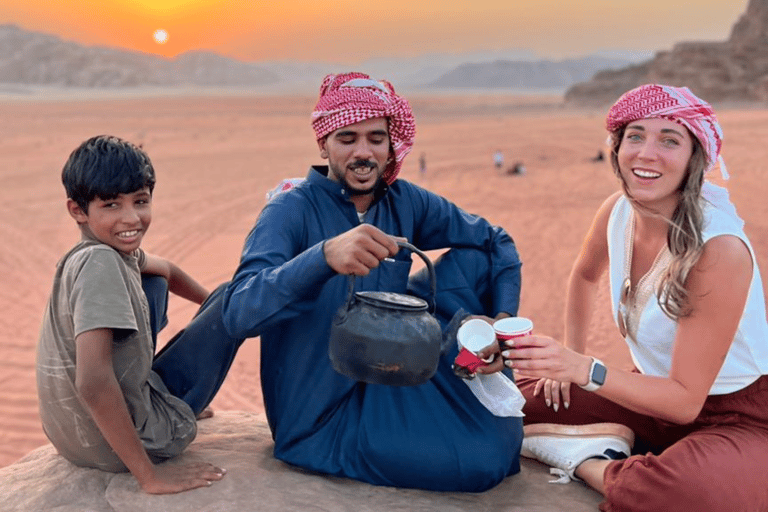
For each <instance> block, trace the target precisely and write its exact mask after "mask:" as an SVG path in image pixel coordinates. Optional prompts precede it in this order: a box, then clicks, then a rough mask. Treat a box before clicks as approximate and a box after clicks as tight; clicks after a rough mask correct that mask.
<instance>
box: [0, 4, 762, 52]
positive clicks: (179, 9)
mask: <svg viewBox="0 0 768 512" xmlns="http://www.w3.org/2000/svg"><path fill="white" fill-rule="evenodd" d="M748 3H749V0H735V1H733V2H722V1H720V0H702V1H701V2H698V3H697V5H696V9H695V10H692V9H690V8H689V7H687V6H684V5H682V6H681V5H671V6H670V5H669V2H668V1H663V0H647V1H646V2H645V3H644V4H643V6H642V12H641V13H638V12H637V11H638V10H639V9H638V8H635V7H634V6H628V5H624V4H623V3H619V2H611V1H608V0H583V1H581V2H578V3H577V2H566V3H563V2H562V1H560V0H540V1H538V2H536V3H535V5H525V4H524V5H519V4H517V5H508V2H504V1H499V0H475V1H474V2H469V1H467V0H453V1H450V2H448V3H445V2H443V3H438V2H434V1H427V0H425V1H424V2H421V3H419V4H418V5H413V4H411V3H410V2H406V1H404V0H393V1H391V2H389V3H388V4H387V9H386V10H384V9H382V8H381V7H378V6H375V5H368V4H357V3H354V4H353V3H352V2H350V1H348V0H340V1H338V2H336V3H334V4H332V5H325V4H319V3H315V2H295V1H286V2H282V3H280V4H270V5H257V4H256V3H255V2H250V1H249V0H194V1H192V0H114V1H113V2H112V3H110V5H105V4H104V3H99V2H95V1H93V0H28V1H27V2H24V3H23V5H0V24H12V25H17V26H19V27H20V28H22V29H24V30H27V31H32V32H42V33H46V34H51V35H55V36H57V37H60V38H61V39H62V40H64V41H71V42H74V43H77V44H81V45H83V46H104V47H111V48H117V49H121V50H128V51H137V52H141V53H146V54H150V55H156V56H160V57H164V58H168V59H173V58H175V57H177V56H178V55H181V54H183V53H186V52H191V51H210V52H214V53H217V54H219V55H222V56H224V57H228V58H232V59H236V60H240V61H245V62H321V63H330V64H335V65H352V66H354V65H360V64H365V63H366V62H369V61H375V60H389V59H416V58H427V57H430V56H434V57H445V58H451V57H453V58H461V57H464V58H470V59H471V60H492V59H517V60H552V61H561V60H566V59H570V58H579V57H586V56H591V55H604V56H609V57H610V56H611V55H618V56H621V57H622V58H628V56H632V55H633V54H634V55H635V60H640V59H643V58H649V57H650V56H652V55H653V54H655V53H657V52H659V51H664V50H668V49H671V48H672V47H673V46H674V44H676V43H678V42H683V41H724V40H726V39H728V37H729V36H730V33H731V29H732V27H733V25H734V24H735V23H736V22H737V21H738V19H739V18H740V17H741V16H742V15H743V14H744V12H745V11H746V8H747V5H748ZM531 4H533V2H531ZM349 13H354V15H355V21H354V22H352V21H349V18H350V15H349ZM369 19H370V20H376V21H377V22H378V23H379V24H378V25H376V26H375V27H374V26H372V24H371V23H368V22H362V23H361V22H360V21H357V20H369ZM681 19H685V20H686V23H685V24H681V23H680V20H681ZM160 30H162V31H165V32H164V34H163V33H160V34H159V36H160V37H158V38H156V39H155V38H153V34H155V32H157V31H160ZM553 33H556V34H557V35H558V37H557V38H552V37H550V35H551V34H553ZM393 34H396V36H394V35H393ZM443 34H447V36H445V37H443Z"/></svg>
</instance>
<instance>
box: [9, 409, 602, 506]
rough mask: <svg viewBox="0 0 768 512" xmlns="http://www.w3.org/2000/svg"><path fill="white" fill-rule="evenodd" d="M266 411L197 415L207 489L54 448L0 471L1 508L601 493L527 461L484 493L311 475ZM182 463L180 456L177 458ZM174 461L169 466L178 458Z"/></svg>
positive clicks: (437, 502) (193, 454)
mask: <svg viewBox="0 0 768 512" xmlns="http://www.w3.org/2000/svg"><path fill="white" fill-rule="evenodd" d="M272 446H273V445H272V438H271V436H270V433H269V428H268V427H267V424H266V422H265V420H264V418H263V416H259V415H256V414H252V413H247V412H218V413H217V415H216V416H214V417H213V418H211V419H208V420H203V421H201V422H200V426H199V434H198V438H197V439H196V440H195V441H194V442H193V443H192V445H191V446H190V448H189V449H188V450H187V452H185V454H184V455H182V456H181V457H180V458H179V460H187V461H189V460H205V461H209V462H212V463H215V464H217V465H219V466H222V467H225V468H227V470H228V473H227V475H226V476H225V477H224V479H223V480H221V481H219V482H216V483H214V484H213V485H212V486H211V487H209V488H205V489H195V490H192V491H188V492H185V493H181V494H174V495H167V496H152V495H148V494H145V493H143V492H141V490H140V489H139V488H138V485H137V483H136V480H135V479H134V478H133V477H132V476H131V475H130V474H127V473H126V474H117V475H115V474H110V473H104V472H101V471H99V470H95V469H82V468H77V467H75V466H73V465H72V464H70V463H69V462H67V461H66V460H64V459H63V458H62V457H61V456H59V455H58V454H57V453H56V451H55V450H54V448H53V447H52V446H50V445H47V446H43V447H40V448H38V449H36V450H34V451H32V452H31V453H30V454H29V455H27V456H26V457H24V458H23V459H21V460H19V461H18V462H16V463H15V464H12V465H10V466H7V467H5V468H2V469H0V510H2V511H3V512H38V511H40V512H42V511H46V512H54V511H55V512H83V511H89V512H159V511H163V512H192V511H211V512H212V511H251V510H259V511H267V512H268V511H280V512H286V511H293V510H313V511H334V512H335V511H350V512H358V511H361V512H375V511H387V512H398V511H434V510H440V511H444V512H451V511H456V512H459V511H465V510H493V511H526V512H536V511H541V512H543V511H562V510H568V511H569V512H580V511H587V510H589V511H594V510H596V509H597V504H598V503H599V502H600V501H601V497H600V495H599V494H597V493H596V492H594V491H592V490H590V489H588V488H587V487H585V486H584V485H583V484H580V483H576V482H571V483H570V484H568V485H555V484H549V483H547V482H548V480H549V479H550V476H549V474H548V470H547V468H545V467H544V466H543V465H541V464H539V463H537V462H534V461H529V460H527V459H523V461H522V462H523V464H522V466H523V468H522V471H521V472H520V474H518V475H515V476H512V477H509V478H507V479H506V480H505V481H503V482H502V483H501V484H500V485H498V486H497V487H495V488H494V489H491V490H490V491H487V492H484V493H478V494H470V493H436V492H428V491H419V490H413V489H396V488H391V487H377V486H373V485H368V484H364V483H361V482H356V481H353V480H347V479H343V478H333V477H328V476H323V475H315V474H311V473H308V472H305V471H302V470H299V469H296V468H293V467H291V466H288V465H287V464H284V463H282V462H280V461H278V460H276V459H275V458H274V457H273V456H272ZM177 462H178V461H177ZM173 463H174V462H173V461H171V462H169V464H173Z"/></svg>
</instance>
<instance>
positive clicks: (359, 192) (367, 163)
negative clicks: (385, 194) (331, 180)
mask: <svg viewBox="0 0 768 512" xmlns="http://www.w3.org/2000/svg"><path fill="white" fill-rule="evenodd" d="M328 167H330V169H331V172H332V173H333V174H334V176H336V179H337V180H338V181H339V183H340V184H341V185H342V186H343V187H344V188H345V189H346V190H347V192H348V193H349V195H351V196H365V195H368V194H372V193H373V192H374V191H375V190H376V189H377V188H379V185H380V184H381V181H382V180H381V175H382V174H383V173H379V174H378V176H376V181H375V182H374V184H373V186H371V187H368V188H365V189H358V188H352V187H350V186H349V183H348V182H347V179H346V173H345V172H343V171H341V170H339V168H338V167H337V166H336V165H335V164H333V163H332V162H330V161H329V162H328ZM360 167H368V168H371V169H377V167H378V165H377V164H376V162H373V161H371V160H356V161H355V162H353V163H352V164H351V165H350V166H349V167H347V169H350V170H352V171H354V170H355V169H358V168H360ZM377 170H378V169H377Z"/></svg>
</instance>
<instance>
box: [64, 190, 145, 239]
mask: <svg viewBox="0 0 768 512" xmlns="http://www.w3.org/2000/svg"><path fill="white" fill-rule="evenodd" d="M67 209H68V210H69V214H70V215H71V216H72V217H73V218H74V219H75V220H76V221H77V223H78V224H80V225H81V226H82V228H83V229H85V230H87V231H88V232H89V233H90V234H91V235H92V236H93V237H94V238H96V239H97V240H99V241H100V242H102V243H105V244H107V245H109V246H111V247H113V248H114V249H117V250H118V251H120V252H124V253H129V252H131V251H133V250H135V249H138V248H139V246H140V245H141V240H142V238H144V233H146V231H147V229H149V224H150V223H151V222H152V194H150V192H149V188H148V187H145V188H142V189H139V190H137V191H136V192H131V193H129V194H119V195H118V196H117V197H116V198H114V199H101V198H98V197H97V198H95V199H93V200H92V201H91V202H90V203H88V213H86V212H84V211H83V210H82V208H80V207H79V206H78V205H77V203H76V202H75V201H73V200H72V199H68V200H67Z"/></svg>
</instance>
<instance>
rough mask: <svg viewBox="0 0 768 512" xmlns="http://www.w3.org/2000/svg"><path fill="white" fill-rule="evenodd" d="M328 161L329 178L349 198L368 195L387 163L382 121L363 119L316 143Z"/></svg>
mask: <svg viewBox="0 0 768 512" xmlns="http://www.w3.org/2000/svg"><path fill="white" fill-rule="evenodd" d="M318 146H320V156H321V157H322V158H327V159H328V166H329V167H330V169H331V172H330V173H329V174H328V177H329V178H330V179H331V180H333V181H336V182H339V183H341V184H342V185H344V186H345V187H346V188H347V189H348V191H349V193H350V194H352V195H366V194H371V193H372V192H373V191H374V190H375V189H376V186H377V185H378V183H379V181H380V179H381V175H382V174H384V170H385V169H386V168H387V164H388V163H389V162H390V158H391V151H390V143H389V130H388V126H387V120H386V118H384V117H376V118H373V119H366V120H365V121H360V122H357V123H354V124H350V125H348V126H345V127H343V128H339V129H338V130H336V131H334V132H331V133H330V134H328V136H327V137H325V138H324V139H321V140H319V141H318Z"/></svg>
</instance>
